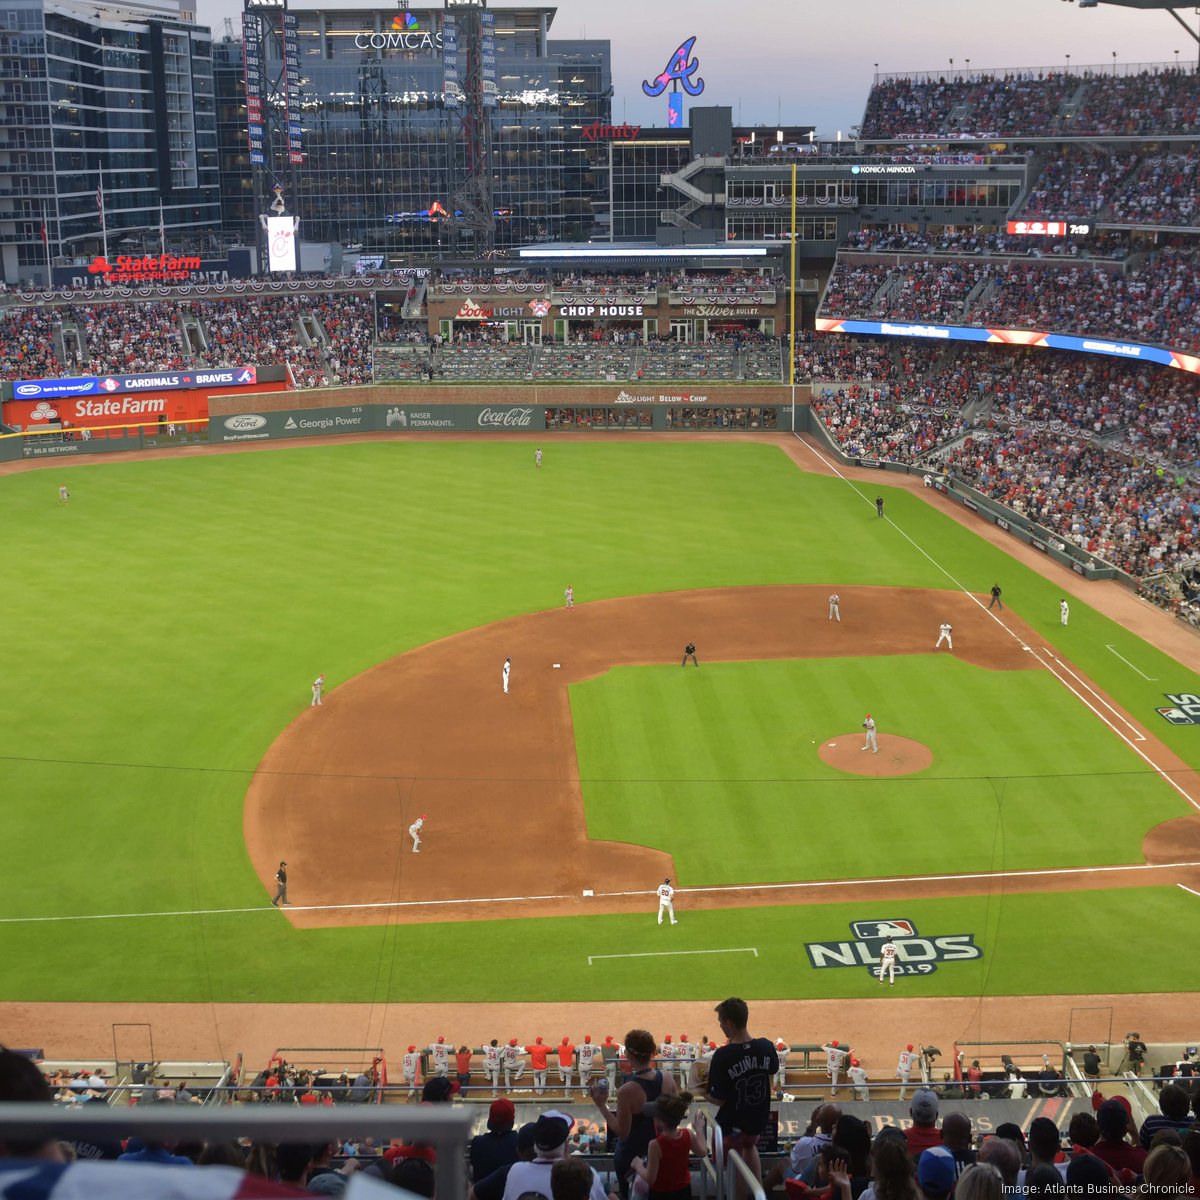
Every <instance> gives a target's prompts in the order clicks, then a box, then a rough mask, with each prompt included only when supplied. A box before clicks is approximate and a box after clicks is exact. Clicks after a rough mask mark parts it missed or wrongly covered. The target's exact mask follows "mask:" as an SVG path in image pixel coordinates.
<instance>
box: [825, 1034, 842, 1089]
mask: <svg viewBox="0 0 1200 1200" xmlns="http://www.w3.org/2000/svg"><path fill="white" fill-rule="evenodd" d="M821 1049H822V1050H824V1051H825V1073H826V1074H827V1075H828V1076H829V1080H830V1085H831V1088H832V1091H831V1095H834V1096H836V1095H837V1093H838V1080H839V1079H840V1078H841V1076H842V1068H843V1067H844V1066H845V1065H846V1059H847V1057H848V1055H847V1053H846V1051H845V1050H844V1049H842V1043H841V1042H839V1041H838V1040H837V1039H836V1038H835V1039H834V1040H833V1041H832V1042H827V1043H826V1044H825V1045H823V1046H822V1047H821Z"/></svg>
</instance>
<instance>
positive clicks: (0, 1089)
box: [0, 1047, 66, 1163]
mask: <svg viewBox="0 0 1200 1200" xmlns="http://www.w3.org/2000/svg"><path fill="white" fill-rule="evenodd" d="M53 1099H54V1097H53V1096H52V1095H51V1092H50V1085H49V1084H48V1083H47V1082H46V1077H45V1076H44V1075H43V1074H42V1073H41V1071H39V1070H38V1069H37V1067H36V1065H35V1064H34V1063H33V1062H31V1061H30V1060H29V1059H28V1058H26V1057H25V1055H23V1054H14V1053H13V1052H12V1051H11V1050H9V1049H7V1048H5V1047H0V1103H3V1104H50V1103H52V1102H53ZM0 1158H36V1159H40V1160H42V1161H44V1162H58V1163H61V1162H66V1156H65V1155H64V1154H63V1151H62V1147H61V1145H60V1143H59V1142H57V1141H56V1140H55V1139H53V1138H7V1137H4V1136H2V1132H0Z"/></svg>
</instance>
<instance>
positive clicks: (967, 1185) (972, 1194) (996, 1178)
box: [954, 1162, 1005, 1200]
mask: <svg viewBox="0 0 1200 1200" xmlns="http://www.w3.org/2000/svg"><path fill="white" fill-rule="evenodd" d="M1004 1191H1005V1182H1004V1179H1003V1176H1002V1174H1001V1171H1000V1169H999V1167H998V1166H996V1165H995V1164H993V1163H989V1162H978V1163H975V1164H974V1165H972V1166H969V1167H967V1169H966V1170H965V1171H963V1173H962V1174H961V1175H959V1177H958V1183H957V1184H955V1187H954V1200H1001V1197H1002V1196H1003V1195H1004Z"/></svg>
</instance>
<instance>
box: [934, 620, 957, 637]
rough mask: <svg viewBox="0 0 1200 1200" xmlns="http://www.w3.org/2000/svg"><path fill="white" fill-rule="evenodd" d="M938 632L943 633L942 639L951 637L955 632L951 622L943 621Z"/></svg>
mask: <svg viewBox="0 0 1200 1200" xmlns="http://www.w3.org/2000/svg"><path fill="white" fill-rule="evenodd" d="M938 632H939V633H941V635H942V637H949V636H950V635H951V634H952V633H953V632H954V626H953V625H951V624H950V622H949V621H943V622H942V624H941V625H940V626H939V627H938Z"/></svg>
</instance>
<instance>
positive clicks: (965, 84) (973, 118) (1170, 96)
mask: <svg viewBox="0 0 1200 1200" xmlns="http://www.w3.org/2000/svg"><path fill="white" fill-rule="evenodd" d="M1198 130H1200V89H1198V88H1197V86H1196V75H1195V72H1194V70H1192V69H1190V68H1187V69H1185V68H1179V67H1171V68H1165V69H1161V70H1145V71H1141V72H1138V73H1136V74H1127V75H1119V74H1116V73H1115V72H1114V73H1112V74H1108V73H1104V72H1101V71H1095V72H1087V73H1068V72H1066V71H1049V72H1045V73H1037V74H1034V73H1031V72H1023V71H1014V72H1010V73H1008V74H1004V75H991V74H983V73H975V74H971V73H953V72H952V73H950V74H949V75H948V76H940V77H913V78H888V79H882V80H880V81H879V82H877V83H876V84H875V85H874V87H872V89H871V94H870V96H869V97H868V98H867V107H866V112H865V113H864V116H863V121H862V132H861V137H862V139H863V140H870V139H871V138H897V139H899V138H910V139H925V138H929V139H934V138H939V137H940V138H945V137H981V138H991V137H999V136H1019V135H1021V134H1025V135H1027V136H1041V137H1045V136H1053V135H1054V134H1063V135H1070V136H1076V137H1083V136H1091V135H1118V136H1136V135H1152V134H1161V133H1194V132H1197V131H1198Z"/></svg>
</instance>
